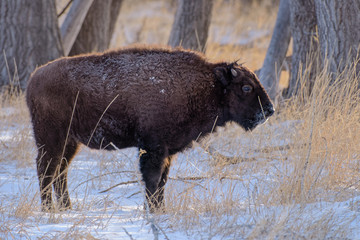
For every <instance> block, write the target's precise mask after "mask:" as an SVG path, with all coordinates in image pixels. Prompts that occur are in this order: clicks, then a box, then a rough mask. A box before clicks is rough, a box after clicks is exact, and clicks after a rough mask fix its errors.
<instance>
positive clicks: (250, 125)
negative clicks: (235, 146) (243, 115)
mask: <svg viewBox="0 0 360 240" xmlns="http://www.w3.org/2000/svg"><path fill="white" fill-rule="evenodd" d="M274 112H275V110H274V108H273V106H272V105H271V106H269V107H267V108H264V109H262V110H261V111H260V112H258V113H257V114H255V117H254V118H252V119H245V120H242V121H240V122H239V124H240V126H242V127H243V128H244V129H245V130H246V131H252V130H254V128H256V126H257V125H260V124H263V123H265V122H266V121H267V120H268V119H269V117H270V116H271V115H273V114H274Z"/></svg>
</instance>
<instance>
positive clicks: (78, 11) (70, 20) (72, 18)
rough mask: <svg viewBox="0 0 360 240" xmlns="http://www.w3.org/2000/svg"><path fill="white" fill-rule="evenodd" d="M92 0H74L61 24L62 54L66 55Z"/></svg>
mask: <svg viewBox="0 0 360 240" xmlns="http://www.w3.org/2000/svg"><path fill="white" fill-rule="evenodd" d="M92 3H93V0H86V1H83V0H75V1H74V2H73V3H72V5H71V8H70V11H69V13H68V14H67V15H66V18H65V20H64V23H63V24H62V25H61V29H60V32H61V39H62V42H63V48H64V54H65V55H68V54H69V52H70V50H71V48H72V46H73V45H74V42H75V40H76V38H77V36H78V34H79V32H80V29H81V27H82V25H83V22H84V20H85V17H86V15H87V12H88V11H89V8H90V7H91V4H92Z"/></svg>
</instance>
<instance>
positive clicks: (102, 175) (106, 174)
mask: <svg viewBox="0 0 360 240" xmlns="http://www.w3.org/2000/svg"><path fill="white" fill-rule="evenodd" d="M119 173H134V171H120V172H110V173H104V174H101V175H98V176H95V177H92V178H89V179H87V180H85V181H82V182H81V183H79V184H78V185H77V186H76V187H75V188H74V190H75V189H76V188H78V187H80V186H81V185H83V184H84V183H87V182H90V181H92V180H94V179H97V178H101V177H105V176H108V175H112V174H119Z"/></svg>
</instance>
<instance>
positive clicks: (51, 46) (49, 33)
mask: <svg viewBox="0 0 360 240" xmlns="http://www.w3.org/2000/svg"><path fill="white" fill-rule="evenodd" d="M0 48H1V49H2V50H3V51H2V53H1V54H2V56H1V60H0V74H1V75H0V86H4V85H8V84H9V80H10V79H11V80H14V76H15V78H16V76H18V79H17V80H18V81H19V85H20V86H19V87H20V88H21V89H25V87H26V81H27V79H28V78H29V76H30V73H31V72H32V71H33V70H34V69H35V67H36V66H39V65H41V64H44V63H46V62H48V61H50V60H53V59H56V58H58V57H60V56H62V55H63V49H62V45H61V40H60V33H59V28H58V23H57V17H56V8H55V1H54V0H32V1H28V0H1V1H0ZM4 55H6V59H5V56H4ZM5 60H6V61H5ZM15 63H16V65H15ZM7 64H8V66H9V72H8V70H7ZM16 73H17V74H16ZM17 80H16V79H15V81H17Z"/></svg>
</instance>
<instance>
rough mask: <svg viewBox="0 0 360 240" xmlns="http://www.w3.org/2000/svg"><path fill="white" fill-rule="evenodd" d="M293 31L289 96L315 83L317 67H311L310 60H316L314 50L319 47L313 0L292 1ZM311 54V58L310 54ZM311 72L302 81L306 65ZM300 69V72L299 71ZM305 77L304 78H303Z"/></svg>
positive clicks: (309, 87)
mask: <svg viewBox="0 0 360 240" xmlns="http://www.w3.org/2000/svg"><path fill="white" fill-rule="evenodd" d="M290 13H291V21H290V22H291V32H292V37H293V54H292V61H291V64H292V66H291V77H290V81H289V87H288V89H287V93H286V95H287V97H291V96H292V95H296V94H298V92H299V90H300V87H301V85H302V84H305V85H306V87H307V89H308V90H310V89H311V87H312V85H313V78H314V75H315V67H311V66H310V65H312V64H311V62H310V61H314V58H313V57H314V54H310V53H314V51H315V50H316V49H317V42H316V41H314V39H315V36H316V13H315V4H314V1H313V0H292V1H291V2H290ZM309 54H310V55H311V58H309V56H310V55H309ZM307 65H309V66H310V68H309V69H308V70H309V72H308V74H307V77H306V83H301V82H300V81H299V80H300V78H299V77H300V76H302V75H303V74H304V70H305V68H306V66H307ZM299 71H300V72H299ZM302 79H304V78H302Z"/></svg>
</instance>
